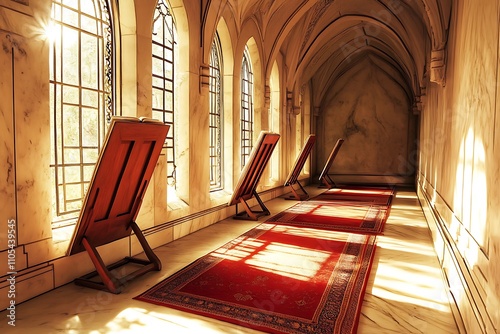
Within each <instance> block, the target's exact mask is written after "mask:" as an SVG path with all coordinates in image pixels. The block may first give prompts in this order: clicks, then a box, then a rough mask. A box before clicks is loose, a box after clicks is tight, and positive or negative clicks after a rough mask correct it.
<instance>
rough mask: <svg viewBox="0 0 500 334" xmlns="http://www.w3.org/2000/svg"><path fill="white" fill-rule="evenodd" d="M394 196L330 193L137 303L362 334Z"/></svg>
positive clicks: (286, 328) (266, 325)
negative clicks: (375, 261)
mask: <svg viewBox="0 0 500 334" xmlns="http://www.w3.org/2000/svg"><path fill="white" fill-rule="evenodd" d="M392 196H393V190H392V189H386V188H381V189H377V188H364V189H363V190H362V191H361V189H360V188H349V189H347V188H346V189H332V190H328V191H326V192H325V193H323V194H322V195H319V196H317V197H316V198H313V199H312V200H310V201H305V202H301V203H298V204H296V205H295V206H293V207H292V208H290V209H288V210H285V211H284V212H282V213H279V214H278V215H276V216H274V217H271V218H270V219H268V220H267V221H266V222H265V223H262V224H261V225H259V226H257V227H255V228H253V229H252V230H250V231H248V232H247V233H245V234H243V235H241V236H240V237H238V238H236V239H234V240H233V241H231V242H229V243H227V244H226V245H224V246H222V247H221V248H219V249H217V250H215V251H213V252H211V253H210V254H207V255H205V256H204V257H202V258H200V259H198V260H196V261H195V262H193V263H191V264H189V265H188V266H186V267H185V268H184V269H182V270H180V271H179V272H177V273H175V274H174V275H172V276H170V277H169V278H167V279H166V280H164V281H162V282H160V283H159V284H157V285H156V286H154V287H152V288H151V289H149V290H148V291H146V292H144V293H143V294H141V295H139V296H137V297H135V299H138V300H141V301H145V302H149V303H153V304H158V305H163V306H167V307H171V308H175V309H179V310H182V311H186V312H191V313H195V314H199V315H203V316H207V317H211V318H215V319H219V320H223V321H227V322H231V323H235V324H238V325H241V326H245V327H249V328H254V329H257V330H261V331H264V332H268V333H315V334H319V333H337V334H345V333H356V330H357V325H358V319H359V314H360V309H361V304H362V301H363V295H364V291H365V287H366V283H367V281H368V277H369V272H370V268H371V264H372V260H373V255H374V252H375V238H376V236H375V234H378V233H381V232H382V230H383V227H384V224H385V221H386V219H387V216H388V212H389V209H390V204H391V200H392ZM346 231H348V232H355V233H346Z"/></svg>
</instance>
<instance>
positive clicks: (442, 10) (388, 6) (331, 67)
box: [226, 0, 452, 103]
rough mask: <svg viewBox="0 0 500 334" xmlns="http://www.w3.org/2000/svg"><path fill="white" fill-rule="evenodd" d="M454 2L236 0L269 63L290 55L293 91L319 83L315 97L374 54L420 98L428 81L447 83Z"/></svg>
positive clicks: (238, 15)
mask: <svg viewBox="0 0 500 334" xmlns="http://www.w3.org/2000/svg"><path fill="white" fill-rule="evenodd" d="M451 4H452V0H348V1H346V0H228V1H227V3H226V5H229V6H230V7H231V10H232V12H233V15H234V18H235V20H236V21H237V25H239V26H240V27H244V26H245V22H246V21H248V20H253V21H254V22H255V24H256V26H258V27H259V29H260V34H261V38H262V40H263V45H264V50H263V51H262V52H263V55H264V64H265V66H266V68H267V70H269V68H270V67H271V66H272V64H273V62H274V60H275V59H276V56H277V55H278V54H279V53H281V54H282V55H284V57H285V63H286V71H287V76H286V77H287V90H289V91H292V90H294V89H297V87H300V86H301V85H303V84H305V83H307V82H310V81H311V80H312V81H313V82H315V83H316V86H317V87H316V89H315V90H314V95H315V96H314V97H313V98H314V100H315V101H321V99H322V98H323V96H324V94H325V88H323V87H329V86H330V85H331V83H332V82H334V81H335V80H337V79H338V78H339V77H341V76H342V75H344V74H345V73H346V72H347V71H348V70H349V69H350V68H352V67H353V66H355V65H356V64H357V63H358V62H360V61H362V60H363V59H365V58H366V57H370V59H371V60H372V61H373V62H374V63H375V64H378V65H377V66H380V67H381V68H383V69H384V70H386V71H389V72H390V73H396V75H393V77H394V79H395V80H397V81H398V83H399V84H400V85H401V87H403V89H404V90H405V91H406V92H407V94H408V97H409V99H410V101H412V102H414V103H418V100H419V97H420V95H421V94H422V89H423V87H424V86H425V82H426V79H427V78H429V79H430V80H431V81H434V82H438V83H441V84H443V83H444V71H445V62H446V51H445V50H446V42H447V34H448V24H449V20H450V15H451Z"/></svg>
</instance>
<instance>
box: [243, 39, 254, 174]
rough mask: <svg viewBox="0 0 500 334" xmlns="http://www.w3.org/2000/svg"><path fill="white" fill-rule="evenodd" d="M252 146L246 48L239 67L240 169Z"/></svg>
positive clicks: (250, 75) (250, 86) (249, 66)
mask: <svg viewBox="0 0 500 334" xmlns="http://www.w3.org/2000/svg"><path fill="white" fill-rule="evenodd" d="M252 146H253V72H252V63H251V61H250V53H249V51H248V47H245V51H244V52H243V61H242V65H241V167H242V168H243V166H245V164H246V162H247V161H248V158H249V157H250V153H251V151H252Z"/></svg>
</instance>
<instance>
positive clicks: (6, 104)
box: [0, 16, 17, 250]
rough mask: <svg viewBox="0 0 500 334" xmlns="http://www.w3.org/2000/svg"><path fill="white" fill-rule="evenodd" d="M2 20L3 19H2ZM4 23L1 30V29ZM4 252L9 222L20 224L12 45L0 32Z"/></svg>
mask: <svg viewBox="0 0 500 334" xmlns="http://www.w3.org/2000/svg"><path fill="white" fill-rule="evenodd" d="M0 17H1V16H0ZM1 27H2V26H1V22H0V28H1ZM0 43H1V44H2V49H1V51H0V67H1V68H2V74H1V75H0V96H1V97H2V98H1V99H0V145H1V149H0V161H1V162H2V163H1V165H2V172H1V173H0V175H1V178H0V224H1V226H2V228H0V250H3V249H7V243H8V241H7V240H8V233H7V222H8V221H9V220H12V219H13V220H14V221H16V220H17V217H16V205H15V196H14V193H15V185H14V181H15V161H14V151H15V150H14V117H13V105H12V103H13V99H12V66H13V59H12V51H11V50H12V45H11V43H12V42H11V37H10V35H9V34H7V33H4V32H0Z"/></svg>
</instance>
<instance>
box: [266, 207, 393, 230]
mask: <svg viewBox="0 0 500 334" xmlns="http://www.w3.org/2000/svg"><path fill="white" fill-rule="evenodd" d="M387 214H388V207H387V206H385V205H377V204H373V203H362V202H349V201H317V200H315V199H313V200H309V201H305V202H300V203H298V204H296V205H294V206H293V207H291V208H289V209H287V210H285V211H283V212H280V213H278V214H277V215H275V216H274V217H272V218H270V219H269V220H268V221H267V222H272V223H276V224H286V225H293V226H303V227H311V228H320V229H326V230H334V231H344V232H351V233H368V234H379V233H381V232H382V230H383V228H384V224H385V221H386V220H387Z"/></svg>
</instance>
